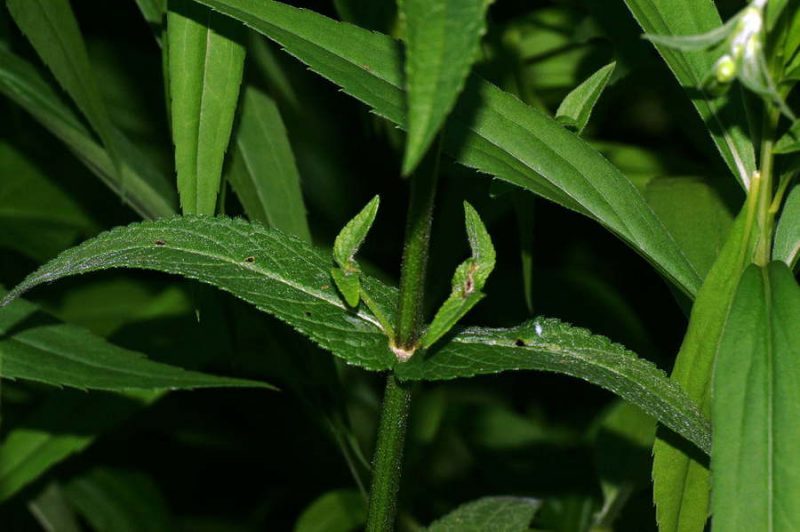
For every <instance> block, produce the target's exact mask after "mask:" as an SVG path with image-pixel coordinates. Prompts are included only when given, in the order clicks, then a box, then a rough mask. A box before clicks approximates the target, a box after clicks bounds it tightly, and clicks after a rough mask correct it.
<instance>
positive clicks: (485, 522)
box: [427, 497, 542, 532]
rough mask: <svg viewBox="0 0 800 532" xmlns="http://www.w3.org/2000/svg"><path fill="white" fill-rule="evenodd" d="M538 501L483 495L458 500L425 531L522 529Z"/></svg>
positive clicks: (522, 531)
mask: <svg viewBox="0 0 800 532" xmlns="http://www.w3.org/2000/svg"><path fill="white" fill-rule="evenodd" d="M541 506H542V501H540V500H538V499H528V498H523V497H484V498H482V499H478V500H477V501H472V502H468V503H466V504H462V505H461V506H459V507H458V508H456V509H455V510H453V511H452V512H450V513H449V514H447V515H445V516H444V517H442V518H441V519H437V520H436V521H434V522H433V523H431V525H430V526H429V527H428V528H427V530H428V532H483V531H485V530H496V531H502V532H525V531H526V530H528V529H529V525H530V524H531V521H532V520H533V517H534V516H535V515H536V512H537V511H538V510H539V508H541Z"/></svg>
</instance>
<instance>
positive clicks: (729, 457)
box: [711, 262, 800, 532]
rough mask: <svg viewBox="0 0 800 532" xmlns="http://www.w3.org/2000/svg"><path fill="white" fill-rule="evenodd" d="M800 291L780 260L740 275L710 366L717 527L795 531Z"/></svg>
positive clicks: (798, 514) (799, 464) (798, 519)
mask: <svg viewBox="0 0 800 532" xmlns="http://www.w3.org/2000/svg"><path fill="white" fill-rule="evenodd" d="M798 320H800V287H798V286H797V282H796V281H795V279H794V276H793V275H792V273H791V271H790V270H789V268H788V267H787V266H786V265H785V264H783V263H782V262H773V263H771V264H769V265H768V266H765V267H758V266H755V265H751V266H750V267H749V268H748V269H747V270H746V271H745V272H744V274H743V275H742V279H741V282H740V283H739V286H738V289H737V291H736V296H735V298H734V300H733V304H732V305H731V310H730V313H729V315H728V319H727V321H726V323H725V327H724V332H723V335H722V341H721V349H720V352H719V355H718V357H717V362H716V364H715V367H714V394H713V419H714V446H713V449H712V455H711V466H712V470H713V473H714V474H713V476H712V478H713V490H712V493H713V496H712V510H713V513H712V523H713V525H714V529H715V530H726V531H728V530H730V531H732V532H737V531H742V532H744V531H751V530H797V529H798V528H800V504H798V500H799V499H800V474H798V470H799V469H800V455H798V454H797V442H798V440H800V424H798V423H797V420H798V418H800V386H798V383H800V329H798V328H797V322H798Z"/></svg>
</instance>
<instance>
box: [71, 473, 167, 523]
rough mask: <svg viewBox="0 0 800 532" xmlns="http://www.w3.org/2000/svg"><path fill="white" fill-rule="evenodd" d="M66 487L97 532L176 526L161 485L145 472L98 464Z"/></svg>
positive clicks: (81, 512) (73, 504) (75, 505)
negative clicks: (99, 465)
mask: <svg viewBox="0 0 800 532" xmlns="http://www.w3.org/2000/svg"><path fill="white" fill-rule="evenodd" d="M63 491H64V494H65V495H66V498H67V500H68V501H69V503H70V504H71V505H72V506H73V507H74V508H75V509H76V510H77V511H78V513H79V514H81V515H82V516H83V517H84V518H85V519H86V522H88V523H89V524H90V525H91V527H92V530H94V531H96V532H137V531H140V530H148V531H152V532H166V531H168V530H174V528H175V525H174V524H173V523H171V517H170V514H169V509H168V508H167V504H166V501H165V500H164V497H163V495H162V494H161V492H160V491H159V489H158V486H157V485H156V483H155V482H154V481H153V479H152V478H150V477H148V476H147V475H144V474H143V473H139V472H133V471H125V470H121V469H112V468H108V467H95V468H92V469H90V470H89V471H88V472H86V473H83V474H81V475H79V476H77V477H75V478H73V479H71V480H70V481H69V482H68V483H67V484H66V485H65V486H64V490H63Z"/></svg>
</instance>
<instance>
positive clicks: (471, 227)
mask: <svg viewBox="0 0 800 532" xmlns="http://www.w3.org/2000/svg"><path fill="white" fill-rule="evenodd" d="M464 221H465V223H466V226H467V237H468V239H469V246H470V248H471V249H472V257H470V258H469V259H467V260H465V261H464V262H462V263H461V264H459V265H458V267H457V268H456V272H455V273H454V274H453V285H452V286H453V288H452V291H451V292H450V297H448V298H447V300H446V301H445V302H444V303H442V306H441V307H440V308H439V310H438V311H437V312H436V316H434V318H433V322H431V324H430V326H429V327H428V328H427V330H426V331H425V334H423V335H422V338H421V339H420V343H421V344H422V346H423V347H430V346H432V345H433V344H434V343H436V341H437V340H439V339H440V338H441V337H442V336H444V335H445V334H447V332H448V331H449V330H450V329H452V328H453V326H454V325H455V324H456V323H458V321H459V320H460V319H461V318H463V317H464V316H465V315H466V314H467V312H469V311H470V310H471V309H472V307H474V306H475V305H477V304H478V302H479V301H480V300H481V299H483V293H482V292H481V290H483V286H484V285H485V284H486V280H487V279H488V278H489V275H490V274H491V273H492V270H494V264H495V251H494V245H492V238H491V237H490V236H489V232H488V231H486V227H485V226H484V225H483V222H482V221H481V218H480V216H478V213H477V211H476V210H475V209H474V208H473V207H472V205H470V204H469V203H467V202H466V201H465V202H464Z"/></svg>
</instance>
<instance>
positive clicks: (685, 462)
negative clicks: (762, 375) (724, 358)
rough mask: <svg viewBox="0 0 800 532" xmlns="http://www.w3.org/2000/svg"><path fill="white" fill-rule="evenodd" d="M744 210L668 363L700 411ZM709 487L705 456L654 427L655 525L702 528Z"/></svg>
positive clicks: (741, 241) (737, 269) (667, 530)
mask: <svg viewBox="0 0 800 532" xmlns="http://www.w3.org/2000/svg"><path fill="white" fill-rule="evenodd" d="M745 215H746V208H745V209H743V210H742V212H741V213H740V214H739V216H738V217H737V219H736V220H735V221H734V224H733V226H732V227H731V230H730V232H729V233H728V239H727V241H726V242H725V245H724V246H723V247H722V250H721V251H720V253H719V256H718V257H717V260H716V262H715V263H714V265H713V266H712V267H711V270H710V271H709V272H708V275H707V276H706V280H705V282H704V283H703V287H702V288H701V289H700V292H699V293H698V295H697V298H696V299H695V302H694V306H693V307H692V313H691V316H690V318H689V327H688V329H687V331H686V336H684V339H683V343H682V344H681V349H680V351H679V352H678V356H677V358H676V359H675V366H674V367H673V369H672V375H671V379H672V381H673V382H674V383H675V384H677V385H678V386H680V387H682V388H683V389H684V390H685V391H686V394H687V395H688V396H689V397H690V398H691V399H692V400H693V401H695V402H696V403H697V404H698V405H699V407H700V409H701V411H702V412H703V413H705V414H710V410H711V402H710V392H711V390H710V388H711V386H710V383H711V373H712V368H713V366H714V360H715V359H716V357H717V354H718V353H719V350H720V340H721V336H722V329H723V326H724V323H725V320H726V318H727V315H728V311H729V309H730V305H731V301H732V299H733V294H734V292H735V290H736V285H737V284H738V281H739V276H740V275H741V272H742V270H743V269H744V267H745V259H746V257H748V256H749V253H748V251H750V250H749V248H748V246H749V244H747V239H746V238H745V237H746V234H745V224H746V219H745ZM659 421H660V420H659ZM669 428H670V429H673V428H672V427H669ZM673 430H674V429H673ZM709 487H710V484H709V474H708V467H707V461H706V459H705V457H702V456H697V455H696V453H693V452H691V450H690V449H686V448H685V447H684V446H683V445H682V444H681V442H679V441H676V440H675V438H674V435H672V434H670V433H669V431H666V430H663V429H660V430H659V431H658V433H657V438H656V443H655V445H654V446H653V498H654V500H655V503H656V516H657V519H658V526H659V530H661V531H662V532H672V531H675V532H677V531H680V532H693V531H696V532H702V530H703V529H704V527H705V522H706V518H707V516H708V504H709Z"/></svg>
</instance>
